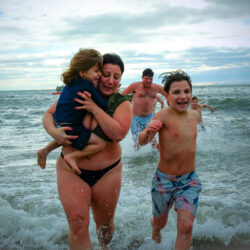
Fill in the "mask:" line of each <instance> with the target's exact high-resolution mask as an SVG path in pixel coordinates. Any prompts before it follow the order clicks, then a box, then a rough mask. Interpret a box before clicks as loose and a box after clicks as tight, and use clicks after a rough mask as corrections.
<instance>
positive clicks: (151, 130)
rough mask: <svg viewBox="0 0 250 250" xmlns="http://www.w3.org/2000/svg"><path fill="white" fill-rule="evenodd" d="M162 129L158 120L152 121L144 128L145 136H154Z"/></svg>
mask: <svg viewBox="0 0 250 250" xmlns="http://www.w3.org/2000/svg"><path fill="white" fill-rule="evenodd" d="M161 127H162V122H161V121H159V120H152V121H150V122H149V123H148V125H147V127H146V129H145V130H146V133H147V134H155V133H156V132H157V131H159V130H160V128H161Z"/></svg>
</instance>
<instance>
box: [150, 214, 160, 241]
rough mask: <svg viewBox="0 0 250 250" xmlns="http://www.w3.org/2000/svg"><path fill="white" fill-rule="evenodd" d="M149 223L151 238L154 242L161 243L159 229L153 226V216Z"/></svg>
mask: <svg viewBox="0 0 250 250" xmlns="http://www.w3.org/2000/svg"><path fill="white" fill-rule="evenodd" d="M150 223H151V226H152V240H153V241H154V242H155V243H161V232H160V229H156V228H155V227H154V223H153V218H151V219H150Z"/></svg>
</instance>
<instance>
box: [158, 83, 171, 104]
mask: <svg viewBox="0 0 250 250" xmlns="http://www.w3.org/2000/svg"><path fill="white" fill-rule="evenodd" d="M156 85H157V86H158V92H159V93H160V94H161V95H163V96H164V97H165V98H166V100H167V95H168V94H167V92H166V91H165V90H164V88H163V87H162V86H160V85H158V84H156Z"/></svg>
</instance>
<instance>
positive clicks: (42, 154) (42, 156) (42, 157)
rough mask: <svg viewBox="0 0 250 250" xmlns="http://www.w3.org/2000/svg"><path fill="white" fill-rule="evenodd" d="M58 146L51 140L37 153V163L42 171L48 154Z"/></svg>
mask: <svg viewBox="0 0 250 250" xmlns="http://www.w3.org/2000/svg"><path fill="white" fill-rule="evenodd" d="M60 146H61V145H59V144H58V143H57V142H56V141H55V140H53V141H52V142H50V143H49V144H48V145H47V146H46V147H44V148H42V149H40V150H38V151H37V163H38V165H39V166H40V167H41V168H42V169H44V168H45V167H46V159H47V156H48V154H49V153H50V152H51V151H52V150H54V149H56V148H58V147H60Z"/></svg>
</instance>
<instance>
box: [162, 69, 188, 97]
mask: <svg viewBox="0 0 250 250" xmlns="http://www.w3.org/2000/svg"><path fill="white" fill-rule="evenodd" d="M160 77H161V78H162V84H164V90H165V91H166V92H167V93H169V89H170V87H171V85H172V83H173V82H177V81H182V80H186V81H187V82H188V84H189V86H190V89H191V91H192V81H191V79H190V76H189V75H188V74H187V73H185V72H184V71H183V70H181V69H178V70H176V71H171V72H164V73H162V74H161V75H160Z"/></svg>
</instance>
